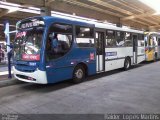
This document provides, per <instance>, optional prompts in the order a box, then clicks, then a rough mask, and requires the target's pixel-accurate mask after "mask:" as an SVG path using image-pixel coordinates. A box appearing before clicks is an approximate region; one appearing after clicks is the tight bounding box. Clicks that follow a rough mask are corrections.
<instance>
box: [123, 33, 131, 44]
mask: <svg viewBox="0 0 160 120" xmlns="http://www.w3.org/2000/svg"><path fill="white" fill-rule="evenodd" d="M124 39H125V46H126V47H131V46H133V43H132V35H131V33H129V32H126V33H125V37H124Z"/></svg>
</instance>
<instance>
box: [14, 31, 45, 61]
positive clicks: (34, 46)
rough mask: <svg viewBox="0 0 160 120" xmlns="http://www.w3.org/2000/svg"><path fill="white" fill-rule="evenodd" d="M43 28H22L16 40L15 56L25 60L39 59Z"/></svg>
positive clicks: (16, 58)
mask: <svg viewBox="0 0 160 120" xmlns="http://www.w3.org/2000/svg"><path fill="white" fill-rule="evenodd" d="M42 36H43V28H41V29H30V30H21V31H19V32H18V33H17V34H16V38H15V42H14V58H15V60H23V61H39V60H40V50H41V43H42Z"/></svg>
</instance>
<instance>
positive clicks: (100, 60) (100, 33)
mask: <svg viewBox="0 0 160 120" xmlns="http://www.w3.org/2000/svg"><path fill="white" fill-rule="evenodd" d="M105 35H106V33H105V31H104V30H96V36H95V37H96V51H97V52H96V56H97V57H96V58H97V60H96V70H97V72H103V71H105V42H104V41H105Z"/></svg>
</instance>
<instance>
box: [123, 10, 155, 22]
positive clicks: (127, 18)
mask: <svg viewBox="0 0 160 120" xmlns="http://www.w3.org/2000/svg"><path fill="white" fill-rule="evenodd" d="M153 15H154V12H150V13H144V14H139V15H131V16H128V17H123V18H121V20H122V21H125V20H131V19H135V18H144V17H150V16H153Z"/></svg>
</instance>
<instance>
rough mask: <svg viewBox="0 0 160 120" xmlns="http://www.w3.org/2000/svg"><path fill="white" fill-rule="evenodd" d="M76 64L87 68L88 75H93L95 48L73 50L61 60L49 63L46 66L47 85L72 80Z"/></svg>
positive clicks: (94, 70)
mask: <svg viewBox="0 0 160 120" xmlns="http://www.w3.org/2000/svg"><path fill="white" fill-rule="evenodd" d="M78 64H85V65H86V66H87V68H88V75H92V74H95V73H96V58H95V48H73V49H72V50H71V51H70V52H69V53H67V54H66V55H65V56H63V57H62V58H59V59H57V60H54V61H50V62H49V63H48V64H47V66H46V69H47V79H48V83H56V82H59V81H63V80H67V79H72V77H73V71H74V68H75V67H76V66H77V65H78Z"/></svg>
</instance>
